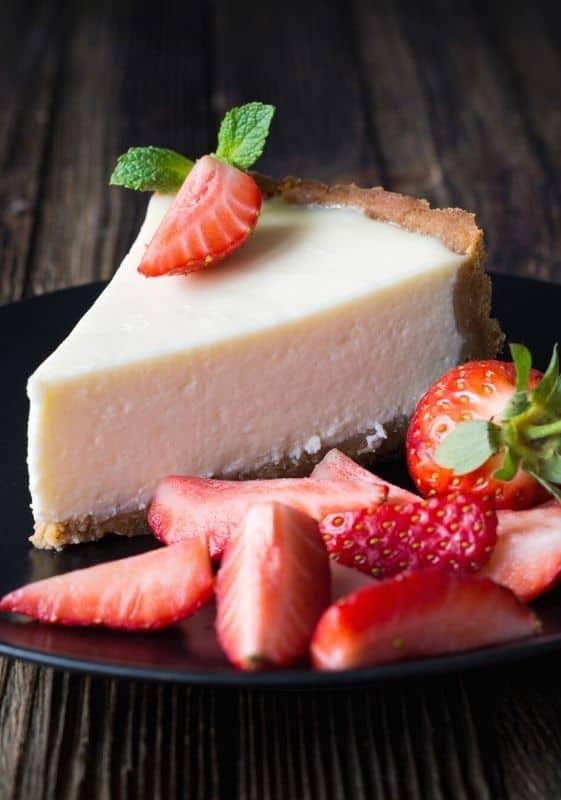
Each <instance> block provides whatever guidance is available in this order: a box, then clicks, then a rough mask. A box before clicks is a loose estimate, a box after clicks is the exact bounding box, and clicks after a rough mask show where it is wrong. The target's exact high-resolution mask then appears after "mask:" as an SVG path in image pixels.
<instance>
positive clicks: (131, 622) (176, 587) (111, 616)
mask: <svg viewBox="0 0 561 800" xmlns="http://www.w3.org/2000/svg"><path fill="white" fill-rule="evenodd" d="M213 584H214V576H213V573H212V568H211V563H210V559H209V557H208V553H207V551H206V548H205V547H204V546H203V544H202V543H201V542H199V541H198V540H196V539H194V540H188V541H185V542H180V543H179V544H177V545H174V546H173V547H163V548H159V549H158V550H153V551H150V552H148V553H143V554H142V555H139V556H132V557H130V558H123V559H120V560H119V561H109V562H107V563H105V564H98V565H97V566H95V567H88V568H86V569H79V570H75V571H73V572H66V573H65V574H63V575H56V576H54V577H53V578H46V579H45V580H41V581H36V582H35V583H30V584H28V585H27V586H23V587H22V588H21V589H16V590H15V591H13V592H10V593H9V594H7V595H6V596H5V597H3V598H2V600H1V601H0V610H1V611H11V612H14V613H16V614H24V615H25V616H27V617H33V619H37V620H40V621H41V622H58V623H60V624H61V625H103V626H105V627H107V628H121V629H123V630H147V629H152V630H153V629H156V628H165V627H167V626H168V625H173V623H174V622H178V621H179V620H182V619H185V618H186V617H189V616H190V615H191V614H194V613H195V611H197V610H198V609H199V608H200V607H201V606H202V605H203V604H204V603H205V602H206V601H207V600H208V599H209V598H210V597H211V596H212V593H213Z"/></svg>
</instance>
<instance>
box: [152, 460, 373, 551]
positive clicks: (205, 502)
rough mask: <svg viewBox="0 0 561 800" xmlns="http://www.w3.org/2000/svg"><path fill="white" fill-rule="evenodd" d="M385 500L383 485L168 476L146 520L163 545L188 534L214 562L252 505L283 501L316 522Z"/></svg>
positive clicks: (289, 479) (157, 488) (307, 480)
mask: <svg viewBox="0 0 561 800" xmlns="http://www.w3.org/2000/svg"><path fill="white" fill-rule="evenodd" d="M385 496H386V489H385V487H384V486H379V485H369V484H366V483H349V482H348V481H317V480H312V479H311V478H279V479H276V480H256V481H218V480H212V479H211V478H188V477H186V478H182V477H177V476H170V477H168V478H164V480H162V481H160V483H159V484H158V486H157V487H156V493H155V495H154V500H153V501H152V505H151V506H150V510H149V512H148V522H149V524H150V527H151V528H152V530H153V531H154V534H155V535H156V537H157V538H158V539H160V540H161V541H162V542H164V543H165V544H171V543H172V542H177V541H180V540H181V539H184V538H186V537H193V536H200V537H204V538H205V539H207V538H208V543H209V550H210V554H211V556H212V557H213V558H219V557H220V556H221V555H222V552H223V550H224V547H225V545H226V542H227V541H228V537H229V536H230V534H231V532H232V531H233V530H234V529H235V527H236V526H237V525H238V524H239V523H240V522H241V521H242V519H243V518H244V516H245V515H246V513H247V512H248V510H249V508H250V507H251V506H252V505H253V504H254V503H259V502H263V501H269V500H271V501H277V502H280V503H285V504H286V505H289V506H292V507H293V508H298V509H299V510H300V511H303V512H304V513H305V514H309V515H310V516H311V517H313V518H314V519H315V520H318V521H319V520H320V519H323V517H325V516H326V514H329V513H330V512H331V511H335V510H337V509H340V508H348V509H353V508H365V507H367V508H374V507H376V506H377V505H378V504H379V503H380V502H382V501H383V500H384V498H385Z"/></svg>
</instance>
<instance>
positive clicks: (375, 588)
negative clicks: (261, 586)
mask: <svg viewBox="0 0 561 800" xmlns="http://www.w3.org/2000/svg"><path fill="white" fill-rule="evenodd" d="M538 626H539V622H538V619H537V617H536V616H535V615H534V614H533V612H532V611H531V610H530V609H529V608H526V606H524V605H522V603H521V602H520V601H519V600H518V599H517V598H516V597H515V595H514V594H512V592H510V591H509V590H508V589H505V588H504V587H502V586H498V585H497V584H495V583H493V581H491V580H489V579H488V578H473V577H467V576H461V575H452V574H451V573H448V572H445V571H443V570H438V569H432V570H418V571H415V572H408V573H405V574H403V575H398V576H397V577H395V578H390V579H389V580H385V581H380V582H378V581H376V582H373V583H372V585H371V586H368V587H366V588H365V589H361V590H360V591H358V592H355V594H353V595H351V596H350V597H347V598H346V599H344V600H340V601H339V602H338V603H336V604H335V605H332V606H330V608H328V609H327V611H326V612H325V613H324V614H323V616H322V617H321V619H320V621H319V623H318V626H317V628H316V631H315V633H314V637H313V640H312V645H311V653H312V660H313V664H314V666H315V667H317V668H318V669H322V670H338V669H349V668H353V667H369V666H374V665H376V664H387V663H389V662H393V661H402V660H405V659H408V658H415V657H418V656H428V655H437V654H439V653H450V652H453V651H459V650H469V649H471V648H475V647H484V646H485V645H490V644H494V643H496V642H504V641H508V640H510V639H517V638H519V637H523V636H531V635H532V634H534V633H536V632H537V631H538V629H539V628H538Z"/></svg>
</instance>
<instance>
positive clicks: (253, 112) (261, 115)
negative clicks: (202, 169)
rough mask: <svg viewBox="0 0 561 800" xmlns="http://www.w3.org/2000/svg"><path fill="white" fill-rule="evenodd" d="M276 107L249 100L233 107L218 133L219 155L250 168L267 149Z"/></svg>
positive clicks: (244, 167)
mask: <svg viewBox="0 0 561 800" xmlns="http://www.w3.org/2000/svg"><path fill="white" fill-rule="evenodd" d="M274 113H275V107H274V106H270V105H266V104H265V103H246V105H244V106H238V107H236V108H231V109H230V111H228V112H227V113H226V116H225V117H224V119H223V120H222V123H221V125H220V130H219V132H218V147H217V148H216V156H217V157H218V158H221V159H223V160H224V161H227V162H228V163H229V164H232V166H234V167H237V168H238V169H244V170H245V169H249V168H250V167H251V166H253V164H254V163H255V162H256V161H257V159H258V158H259V156H260V155H261V153H262V152H263V149H264V147H265V142H266V141H267V136H268V135H269V128H270V127H271V121H272V119H273V116H274Z"/></svg>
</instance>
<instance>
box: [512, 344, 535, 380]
mask: <svg viewBox="0 0 561 800" xmlns="http://www.w3.org/2000/svg"><path fill="white" fill-rule="evenodd" d="M509 348H510V354H511V356H512V360H513V361H514V366H515V367H516V391H517V392H525V391H527V389H528V379H529V377H530V370H531V369H532V356H531V354H530V351H529V350H528V348H527V347H524V345H523V344H514V343H513V344H510V345H509Z"/></svg>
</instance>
